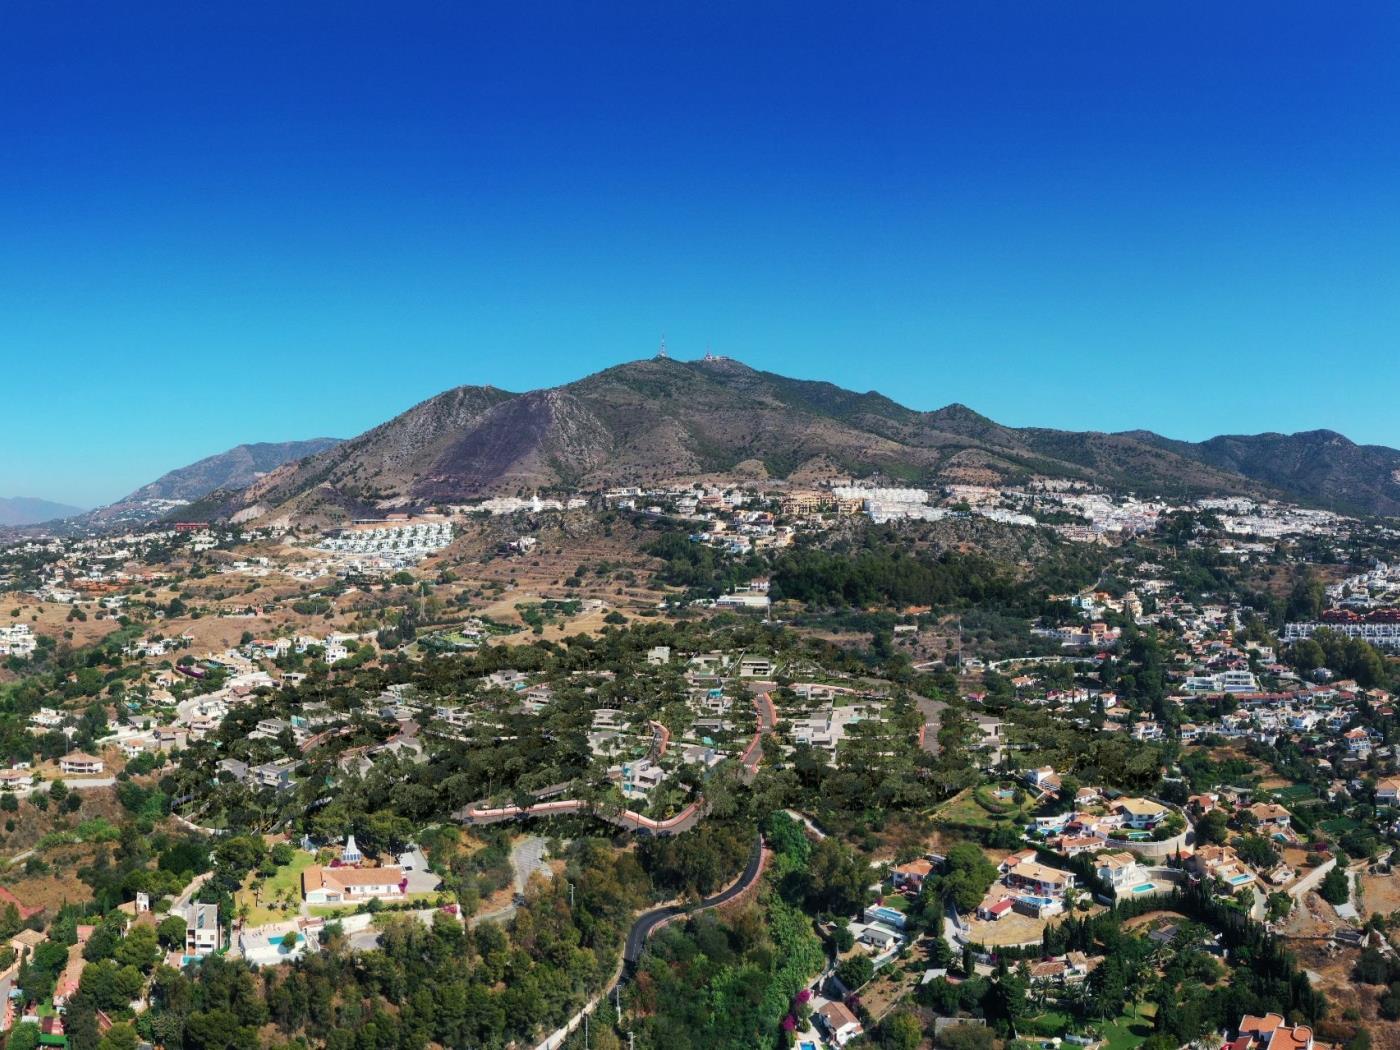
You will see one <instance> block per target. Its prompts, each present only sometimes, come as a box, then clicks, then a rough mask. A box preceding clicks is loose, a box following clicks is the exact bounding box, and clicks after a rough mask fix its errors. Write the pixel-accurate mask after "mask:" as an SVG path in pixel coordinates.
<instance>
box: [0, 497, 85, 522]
mask: <svg viewBox="0 0 1400 1050" xmlns="http://www.w3.org/2000/svg"><path fill="white" fill-rule="evenodd" d="M82 512H83V508H82V507H70V506H69V505H68V504H66V503H54V502H53V501H52V500H46V499H36V498H34V497H33V496H12V497H8V498H7V497H5V496H0V525H37V524H39V522H41V521H53V520H54V519H55V518H67V517H71V516H72V515H74V514H81V513H82Z"/></svg>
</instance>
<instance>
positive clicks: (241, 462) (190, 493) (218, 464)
mask: <svg viewBox="0 0 1400 1050" xmlns="http://www.w3.org/2000/svg"><path fill="white" fill-rule="evenodd" d="M338 444H340V439H339V438H311V439H309V440H307V441H280V442H275V443H273V442H266V441H264V442H259V443H258V444H254V445H238V446H236V447H234V448H231V449H229V450H228V451H227V452H220V453H219V454H218V455H214V456H207V457H205V458H204V459H201V460H199V461H198V462H197V463H191V464H190V465H189V466H187V467H179V468H177V469H175V470H172V471H170V472H169V473H168V474H162V475H161V476H160V477H158V478H156V480H155V481H152V482H151V483H150V484H148V485H142V486H141V487H140V488H139V489H137V490H136V491H135V492H133V493H131V495H129V496H127V497H126V498H125V499H122V500H119V501H118V502H120V503H139V502H140V501H142V500H148V499H180V500H197V499H201V498H203V497H204V496H207V495H209V493H211V492H213V491H214V490H215V489H241V488H244V487H245V486H247V485H251V484H252V483H253V482H254V481H256V480H257V479H258V477H259V476H260V475H262V474H266V473H267V472H268V471H271V470H276V469H277V468H278V467H280V466H282V465H283V464H284V463H290V462H292V461H293V460H298V459H302V458H304V457H306V456H314V455H315V454H316V453H318V452H323V451H325V450H326V449H328V448H333V447H334V446H336V445H338Z"/></svg>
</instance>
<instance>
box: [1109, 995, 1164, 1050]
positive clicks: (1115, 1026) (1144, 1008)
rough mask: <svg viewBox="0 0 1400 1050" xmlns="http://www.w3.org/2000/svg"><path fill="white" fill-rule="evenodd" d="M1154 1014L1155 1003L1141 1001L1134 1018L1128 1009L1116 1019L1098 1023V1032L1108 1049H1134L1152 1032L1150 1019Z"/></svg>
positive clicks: (1155, 1012)
mask: <svg viewBox="0 0 1400 1050" xmlns="http://www.w3.org/2000/svg"><path fill="white" fill-rule="evenodd" d="M1156 1016H1157V1004H1156V1003H1143V1004H1142V1005H1141V1006H1139V1007H1138V1013H1137V1018H1136V1019H1134V1017H1133V1012H1132V1010H1131V1009H1130V1010H1129V1011H1128V1012H1127V1013H1125V1014H1123V1016H1121V1017H1119V1018H1118V1019H1117V1020H1115V1021H1112V1022H1109V1023H1105V1024H1100V1025H1099V1026H1098V1029H1099V1034H1100V1035H1101V1036H1103V1038H1104V1040H1105V1045H1106V1047H1107V1048H1108V1050H1136V1047H1138V1046H1139V1045H1141V1044H1142V1042H1143V1041H1144V1040H1146V1039H1147V1037H1148V1036H1149V1035H1151V1034H1152V1019H1153V1018H1154V1017H1156Z"/></svg>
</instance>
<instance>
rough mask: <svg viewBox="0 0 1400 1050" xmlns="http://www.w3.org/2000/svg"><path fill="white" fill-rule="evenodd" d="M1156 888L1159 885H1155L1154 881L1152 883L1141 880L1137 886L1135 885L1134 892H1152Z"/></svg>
mask: <svg viewBox="0 0 1400 1050" xmlns="http://www.w3.org/2000/svg"><path fill="white" fill-rule="evenodd" d="M1156 888H1157V887H1156V886H1154V885H1152V883H1150V882H1139V883H1138V884H1137V885H1136V886H1134V887H1133V892H1134V893H1151V892H1152V891H1153V890H1155V889H1156Z"/></svg>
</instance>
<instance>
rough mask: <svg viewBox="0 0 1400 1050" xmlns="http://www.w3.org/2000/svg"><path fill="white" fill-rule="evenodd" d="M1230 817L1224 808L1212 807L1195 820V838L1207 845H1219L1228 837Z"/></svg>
mask: <svg viewBox="0 0 1400 1050" xmlns="http://www.w3.org/2000/svg"><path fill="white" fill-rule="evenodd" d="M1229 822H1230V818H1229V817H1228V816H1226V814H1225V811H1224V810H1220V809H1213V810H1211V811H1210V812H1209V813H1207V814H1206V815H1205V816H1204V817H1202V818H1201V819H1200V820H1199V821H1197V822H1196V838H1197V840H1198V841H1200V842H1204V843H1206V844H1207V845H1216V846H1218V845H1221V844H1222V843H1224V841H1225V840H1226V839H1227V838H1229V837H1230V827H1229Z"/></svg>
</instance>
